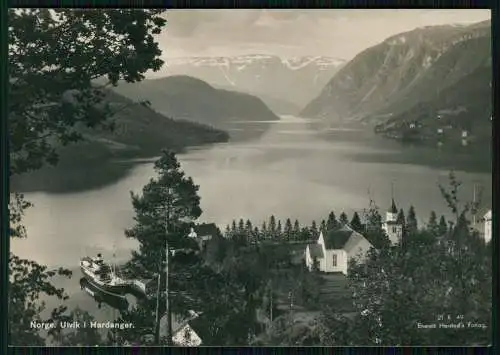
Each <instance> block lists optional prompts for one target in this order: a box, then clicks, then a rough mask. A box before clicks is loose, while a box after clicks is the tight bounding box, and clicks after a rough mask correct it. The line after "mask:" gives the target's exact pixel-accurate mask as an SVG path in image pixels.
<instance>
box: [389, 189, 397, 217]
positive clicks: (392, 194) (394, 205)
mask: <svg viewBox="0 0 500 355" xmlns="http://www.w3.org/2000/svg"><path fill="white" fill-rule="evenodd" d="M389 212H391V213H398V209H397V207H396V203H395V202H394V182H391V208H390V209H389Z"/></svg>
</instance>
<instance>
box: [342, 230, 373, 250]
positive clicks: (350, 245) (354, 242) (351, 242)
mask: <svg viewBox="0 0 500 355" xmlns="http://www.w3.org/2000/svg"><path fill="white" fill-rule="evenodd" d="M364 240H366V241H367V242H368V240H367V239H366V238H365V237H364V236H363V235H362V234H360V233H358V232H352V234H351V237H350V238H349V239H348V240H347V242H346V243H345V245H344V250H345V251H346V252H347V253H350V252H351V251H353V250H354V249H355V248H356V247H357V246H358V245H359V243H360V242H362V241H364ZM368 244H370V245H371V243H370V242H368Z"/></svg>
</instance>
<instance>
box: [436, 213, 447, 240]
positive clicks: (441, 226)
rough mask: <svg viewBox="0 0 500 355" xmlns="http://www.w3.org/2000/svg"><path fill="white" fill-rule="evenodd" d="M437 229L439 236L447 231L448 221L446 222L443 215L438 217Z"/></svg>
mask: <svg viewBox="0 0 500 355" xmlns="http://www.w3.org/2000/svg"><path fill="white" fill-rule="evenodd" d="M437 231H438V235H439V236H440V237H442V236H444V235H446V233H448V223H447V222H446V218H444V216H441V218H439V226H438V229H437Z"/></svg>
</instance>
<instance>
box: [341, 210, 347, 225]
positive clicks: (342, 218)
mask: <svg viewBox="0 0 500 355" xmlns="http://www.w3.org/2000/svg"><path fill="white" fill-rule="evenodd" d="M339 223H340V224H341V225H346V224H348V223H349V219H347V215H346V214H345V212H342V213H341V214H340V217H339Z"/></svg>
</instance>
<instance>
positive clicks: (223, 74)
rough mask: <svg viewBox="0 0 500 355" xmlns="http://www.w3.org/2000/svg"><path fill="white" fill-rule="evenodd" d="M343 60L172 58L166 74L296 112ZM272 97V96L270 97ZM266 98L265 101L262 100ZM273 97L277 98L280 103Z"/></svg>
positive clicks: (250, 57) (289, 112) (283, 110)
mask: <svg viewBox="0 0 500 355" xmlns="http://www.w3.org/2000/svg"><path fill="white" fill-rule="evenodd" d="M343 64H344V60H342V59H337V58H331V57H322V56H318V57H312V56H306V57H296V58H280V57H277V56H272V55H261V54H255V55H242V56H234V57H194V58H175V59H171V60H168V61H167V64H166V68H167V73H168V75H188V76H192V77H195V78H198V79H201V80H204V81H206V82H207V83H209V84H210V85H213V86H214V87H221V88H228V89H229V90H234V91H240V92H245V93H249V94H252V95H256V96H258V97H260V98H262V99H263V100H265V101H266V102H269V103H270V104H273V103H274V105H272V106H270V107H271V109H273V111H274V112H276V113H279V114H296V113H297V112H298V110H296V111H294V112H292V111H291V110H294V109H295V107H294V106H291V105H288V104H286V102H291V103H294V105H297V106H298V107H300V108H302V107H304V106H305V105H306V104H307V103H308V102H309V101H310V100H312V99H313V98H314V97H315V96H316V95H318V94H319V93H320V92H321V90H322V89H323V87H324V86H325V84H326V83H327V82H328V81H329V80H330V78H331V77H332V76H333V75H334V73H335V72H336V71H337V70H338V69H339V68H340V67H341V66H342V65H343ZM271 98H272V99H271ZM266 99H267V100H266ZM277 100H280V101H281V103H280V102H279V101H277Z"/></svg>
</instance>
